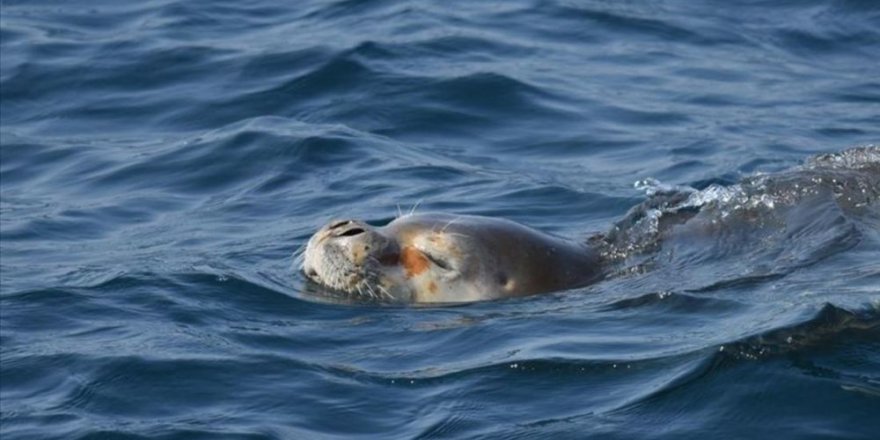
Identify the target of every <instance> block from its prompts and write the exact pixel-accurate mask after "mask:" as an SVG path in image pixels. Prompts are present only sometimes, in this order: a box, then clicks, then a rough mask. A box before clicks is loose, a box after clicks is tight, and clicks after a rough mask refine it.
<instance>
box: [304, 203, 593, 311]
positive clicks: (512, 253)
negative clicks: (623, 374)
mask: <svg viewBox="0 0 880 440" xmlns="http://www.w3.org/2000/svg"><path fill="white" fill-rule="evenodd" d="M598 260H599V256H598V255H597V253H596V252H595V251H594V250H593V249H592V248H591V247H589V246H587V245H586V244H585V243H584V244H581V243H576V242H572V241H567V240H564V239H562V238H558V237H555V236H551V235H549V234H545V233H542V232H539V231H536V230H534V229H531V228H529V227H527V226H524V225H521V224H519V223H515V222H512V221H510V220H504V219H497V218H490V217H480V216H470V215H450V214H441V213H425V214H411V215H405V216H401V217H399V218H397V219H395V220H394V221H392V222H390V223H389V224H387V225H386V226H383V227H373V226H370V225H368V224H366V223H364V222H360V221H357V220H340V221H333V222H330V223H329V224H327V225H326V226H324V227H323V228H321V229H320V230H319V231H318V232H317V233H315V234H314V235H313V236H312V238H311V239H310V240H309V242H308V244H307V245H306V250H305V254H304V259H303V264H302V269H303V272H304V273H305V274H306V276H307V277H309V278H310V279H312V280H313V281H315V282H317V283H319V284H322V285H324V286H326V287H329V288H331V289H334V290H337V291H341V292H345V293H348V294H352V295H357V296H359V297H362V298H373V299H377V300H383V301H391V302H405V303H456V302H470V301H480V300H490V299H496V298H506V297H514V296H524V295H531V294H536V293H544V292H551V291H556V290H563V289H571V288H575V287H579V286H584V285H587V284H591V283H593V282H595V281H596V280H598V279H599V278H601V277H602V271H601V269H600V264H599V261H598Z"/></svg>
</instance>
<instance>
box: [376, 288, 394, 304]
mask: <svg viewBox="0 0 880 440" xmlns="http://www.w3.org/2000/svg"><path fill="white" fill-rule="evenodd" d="M376 288H378V289H379V292H382V294H383V295H385V296H386V297H388V299H390V300H393V299H394V297H393V296H392V295H391V293H389V292H388V289H386V288H385V286H382V285H381V284H377V285H376Z"/></svg>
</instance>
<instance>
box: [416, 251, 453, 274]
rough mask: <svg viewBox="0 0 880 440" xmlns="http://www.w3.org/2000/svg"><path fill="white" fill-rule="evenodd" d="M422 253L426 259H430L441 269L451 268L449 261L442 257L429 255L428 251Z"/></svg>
mask: <svg viewBox="0 0 880 440" xmlns="http://www.w3.org/2000/svg"><path fill="white" fill-rule="evenodd" d="M423 253H424V252H423ZM424 254H425V256H426V257H428V260H430V261H431V263H433V264H434V265H435V266H437V267H439V268H441V269H443V270H452V265H450V264H449V262H447V261H446V260H444V259H442V258H438V257H437V256H435V255H431V254H428V253H424Z"/></svg>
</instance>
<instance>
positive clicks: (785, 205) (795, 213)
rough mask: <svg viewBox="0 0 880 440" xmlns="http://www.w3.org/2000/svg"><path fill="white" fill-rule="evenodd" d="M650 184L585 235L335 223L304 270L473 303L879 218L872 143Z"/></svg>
mask: <svg viewBox="0 0 880 440" xmlns="http://www.w3.org/2000/svg"><path fill="white" fill-rule="evenodd" d="M653 191H654V192H653V193H649V199H648V200H646V201H644V202H642V203H640V204H638V205H637V206H635V207H633V208H632V209H630V211H629V212H628V213H627V215H626V216H624V218H623V219H622V220H620V221H618V222H616V223H615V224H614V225H613V227H612V228H611V229H610V230H609V231H608V232H606V233H600V234H596V235H593V236H592V237H589V238H588V239H587V240H586V241H585V242H577V241H572V240H565V239H562V238H558V237H554V236H551V235H549V234H545V233H542V232H539V231H536V230H534V229H531V228H529V227H527V226H523V225H520V224H518V223H515V222H512V221H509V220H504V219H496V218H489V217H479V216H468V215H450V214H439V213H438V214H432V213H428V214H417V215H415V214H411V215H405V216H401V217H399V218H397V219H395V220H393V221H392V222H390V223H389V224H387V225H386V226H383V227H374V226H370V225H368V224H366V223H364V222H360V221H357V220H341V221H334V222H331V223H329V224H328V225H326V226H324V227H323V228H321V229H320V230H319V231H318V232H317V233H315V234H314V235H313V236H312V237H311V239H310V240H309V241H308V243H307V245H306V249H305V252H304V259H303V263H302V270H303V272H304V273H305V274H306V276H307V277H308V278H310V279H311V280H313V281H315V282H317V283H318V284H321V285H323V286H325V287H329V288H331V289H334V290H336V291H339V292H345V293H348V294H351V295H353V296H355V297H356V298H364V299H376V300H382V301H391V302H405V303H456V302H470V301H480V300H491V299H497V298H508V297H515V296H525V295H531V294H537V293H545V292H552V291H559V290H567V289H574V288H578V287H582V286H585V285H588V284H591V283H594V282H596V281H598V280H600V279H606V278H613V277H614V276H617V275H620V274H624V275H625V274H628V273H636V274H637V273H641V272H643V271H645V270H649V269H650V268H651V267H652V264H653V261H654V259H653V258H652V257H655V256H657V252H658V251H659V250H660V249H661V248H662V246H663V245H664V244H666V243H671V244H672V245H673V246H674V245H675V244H676V243H679V244H682V245H691V246H693V245H694V244H695V243H696V242H697V241H698V240H708V242H707V243H708V245H709V246H708V248H709V249H716V248H719V249H726V248H729V246H720V247H719V246H715V245H717V244H719V243H720V242H721V241H725V240H728V241H729V240H730V237H732V236H742V237H744V238H745V239H746V240H742V241H743V242H748V241H749V239H753V240H752V241H754V242H755V246H758V247H763V246H766V245H767V244H766V242H765V241H763V240H762V239H761V235H760V234H758V235H755V234H752V232H754V231H760V230H761V229H762V228H763V229H767V228H777V229H780V230H784V231H786V233H787V234H789V235H791V236H796V235H799V234H800V235H803V236H804V237H812V235H810V234H811V233H813V231H812V229H810V227H811V225H812V223H810V221H806V222H804V221H800V220H801V219H803V218H807V219H808V220H815V218H816V217H821V216H823V215H825V216H826V217H827V218H829V219H830V222H831V224H839V223H841V222H842V223H843V224H852V225H855V224H857V223H860V222H868V223H867V224H869V225H876V224H880V223H876V222H878V221H880V210H878V208H880V147H876V146H868V147H862V148H855V149H850V150H845V151H843V152H840V153H832V154H826V155H819V156H815V157H813V158H812V159H810V160H809V161H807V162H806V163H805V164H804V165H803V166H800V167H794V168H792V169H790V170H787V171H781V172H778V173H773V174H766V175H765V174H759V175H757V176H753V177H749V178H745V179H743V180H742V181H741V182H740V183H739V184H735V185H731V186H723V187H722V186H714V185H710V186H709V187H707V188H704V189H703V190H697V189H694V188H689V187H687V188H685V187H675V188H668V189H664V188H660V187H658V188H656V189H655V190H653ZM823 213H824V214H823ZM802 228H806V229H805V230H802ZM872 228H873V226H872ZM819 229H821V228H819ZM738 233H742V235H738ZM713 240H714V241H713ZM673 248H674V247H673ZM670 255H671V254H670ZM743 255H749V254H748V253H745V254H743ZM751 255H755V254H754V253H753V254H751ZM641 256H646V257H648V258H647V259H643V258H641ZM630 259H632V261H631V262H628V261H629V260H630ZM642 260H644V261H642ZM624 263H625V264H624Z"/></svg>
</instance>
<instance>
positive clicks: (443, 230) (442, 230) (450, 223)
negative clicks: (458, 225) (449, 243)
mask: <svg viewBox="0 0 880 440" xmlns="http://www.w3.org/2000/svg"><path fill="white" fill-rule="evenodd" d="M460 219H461V216H460V215H458V216H455V218H454V219H452V220H449V222H448V223H446V226H443V229H440V232H446V228H448V227H449V226H451V225H452V224H453V223H455V222H457V221H459V220H460Z"/></svg>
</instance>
